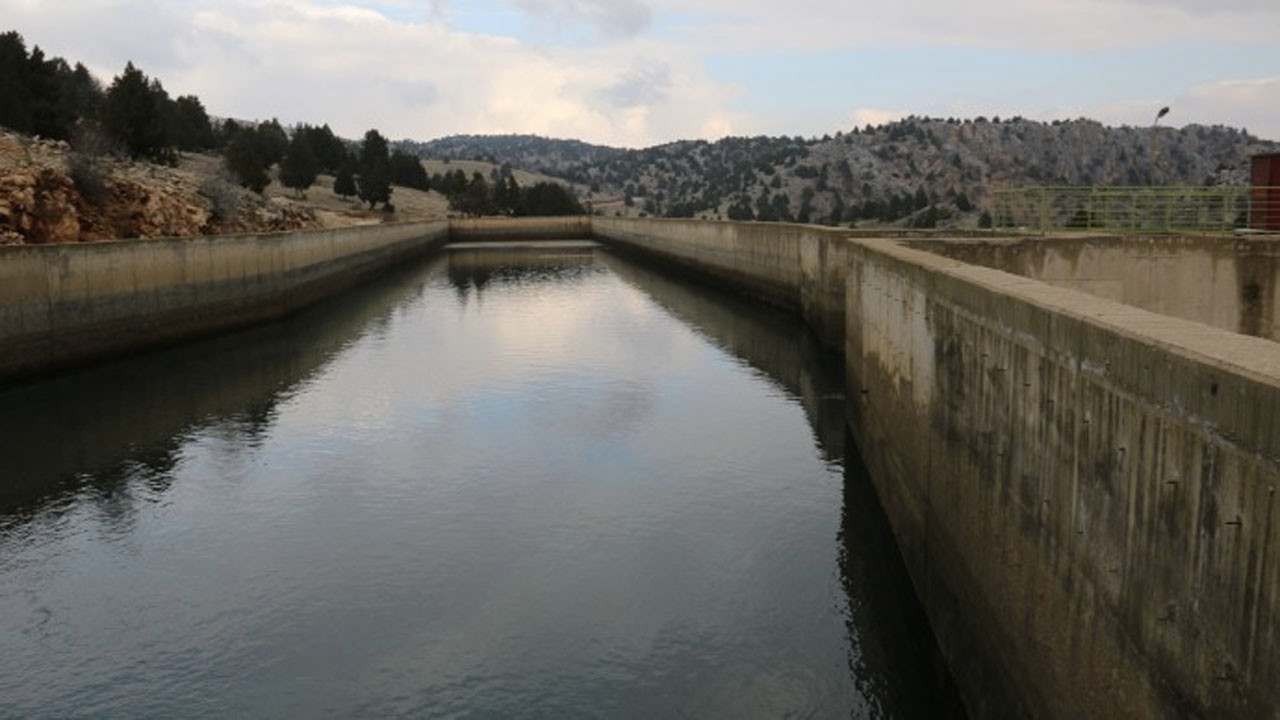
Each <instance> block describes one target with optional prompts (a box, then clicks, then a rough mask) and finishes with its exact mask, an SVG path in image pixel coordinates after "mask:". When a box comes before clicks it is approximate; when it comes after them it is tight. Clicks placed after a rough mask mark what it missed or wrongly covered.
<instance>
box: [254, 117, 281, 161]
mask: <svg viewBox="0 0 1280 720" xmlns="http://www.w3.org/2000/svg"><path fill="white" fill-rule="evenodd" d="M256 132H257V135H258V139H257V142H258V153H259V154H260V155H261V156H262V161H263V162H264V163H266V164H265V165H264V167H271V166H272V165H275V164H276V163H278V162H280V161H281V160H284V156H285V153H287V152H289V134H288V133H286V132H285V131H284V128H283V127H282V126H281V125H280V121H279V120H276V119H275V118H272V119H271V120H269V121H267V122H260V123H258V127H257V130H256Z"/></svg>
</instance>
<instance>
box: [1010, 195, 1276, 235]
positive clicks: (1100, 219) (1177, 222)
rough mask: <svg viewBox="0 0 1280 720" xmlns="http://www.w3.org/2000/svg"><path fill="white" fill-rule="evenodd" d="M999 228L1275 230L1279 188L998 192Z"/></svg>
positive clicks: (1156, 230) (1126, 230)
mask: <svg viewBox="0 0 1280 720" xmlns="http://www.w3.org/2000/svg"><path fill="white" fill-rule="evenodd" d="M991 215H992V219H993V220H994V222H995V226H996V227H1004V228H1025V229H1030V230H1040V231H1050V230H1111V231H1119V232H1184V231H1225V230H1232V229H1235V228H1246V227H1254V228H1260V229H1261V228H1274V227H1275V222H1276V220H1278V219H1280V188H1266V187H1248V186H1243V185H1240V186H1237V185H1217V186H1211V187H1183V186H1169V185H1155V186H1135V187H1124V186H1105V187H1097V186H1076V185H1061V186H1042V187H1021V188H1010V189H1005V190H996V191H995V192H994V193H993V198H992V208H991Z"/></svg>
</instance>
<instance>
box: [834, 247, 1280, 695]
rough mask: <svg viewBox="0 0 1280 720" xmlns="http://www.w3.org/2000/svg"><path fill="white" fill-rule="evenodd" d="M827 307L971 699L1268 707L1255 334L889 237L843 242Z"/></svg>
mask: <svg viewBox="0 0 1280 720" xmlns="http://www.w3.org/2000/svg"><path fill="white" fill-rule="evenodd" d="M847 320H848V326H847V333H846V363H847V368H848V392H849V395H850V397H851V401H850V412H851V429H852V430H853V433H854V437H855V439H856V441H857V443H858V445H859V447H860V448H861V450H862V452H863V457H864V458H865V460H866V462H867V464H868V467H869V469H870V473H871V476H872V478H873V480H874V482H875V484H876V486H877V489H878V491H879V494H880V497H881V500H882V502H883V504H884V507H885V509H886V511H887V513H888V514H889V517H890V521H891V523H892V525H893V527H894V530H895V534H896V535H897V538H898V543H899V546H900V549H901V551H902V554H903V556H904V558H905V559H906V562H907V565H908V567H909V569H910V572H911V575H912V578H913V580H914V582H915V584H916V586H917V589H918V591H919V593H920V596H921V599H922V601H923V603H924V605H925V607H926V609H927V611H928V613H929V616H930V619H931V621H932V623H933V626H934V630H935V633H936V634H937V636H938V639H939V643H940V645H941V647H942V650H943V653H944V654H945V655H946V656H947V657H948V659H949V661H950V665H951V667H952V670H953V672H954V673H955V674H956V677H957V681H958V683H959V685H960V687H961V688H962V689H963V691H964V692H965V695H966V702H967V704H968V705H969V707H970V709H971V710H972V711H973V712H974V713H975V714H976V715H978V716H1008V715H1010V714H1014V713H1016V714H1019V715H1024V716H1043V717H1153V718H1154V717H1180V716H1191V717H1196V716H1199V717H1240V718H1245V717H1276V716H1277V713H1280V651H1277V648H1278V647H1280V518H1277V517H1276V515H1277V511H1278V510H1280V507H1278V506H1277V500H1276V491H1277V488H1278V487H1280V352H1277V350H1276V346H1275V344H1274V343H1271V342H1268V341H1265V340H1260V339H1257V338H1251V337H1245V336H1242V335H1237V334H1232V333H1228V332H1224V331H1221V330H1217V329H1214V328H1209V327H1206V326H1203V325H1199V324H1195V323H1191V322H1188V321H1184V320H1180V319H1176V318H1169V317H1165V316H1160V315H1155V314H1152V313H1149V312H1146V311H1143V310H1140V309H1136V308H1132V307H1127V306H1124V305H1120V304H1118V303H1114V302H1110V301H1106V300H1102V299H1098V298H1094V297H1091V296H1088V295H1084V294H1082V293H1078V292H1074V291H1069V290H1064V289H1060V288H1055V287H1051V286H1049V285H1046V284H1043V283H1039V282H1035V281H1032V280H1027V279H1023V278H1019V277H1015V276H1011V275H1008V274H1006V273H1002V272H998V271H995V270H992V269H988V268H983V267H976V266H972V265H966V264H964V263H961V262H958V261H955V260H950V259H946V258H943V257H939V256H937V255H934V254H930V253H926V252H921V251H917V250H912V249H909V248H906V247H903V246H902V245H900V244H899V243H895V242H893V241H888V240H882V241H875V240H851V241H850V246H849V274H848V312H847ZM1011 709H1012V710H1013V712H1011Z"/></svg>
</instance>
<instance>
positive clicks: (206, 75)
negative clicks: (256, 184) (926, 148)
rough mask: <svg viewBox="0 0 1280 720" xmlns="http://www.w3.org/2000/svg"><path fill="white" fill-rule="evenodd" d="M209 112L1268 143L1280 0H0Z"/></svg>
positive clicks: (465, 126) (1277, 135) (656, 135)
mask: <svg viewBox="0 0 1280 720" xmlns="http://www.w3.org/2000/svg"><path fill="white" fill-rule="evenodd" d="M7 29H12V30H17V31H18V32H20V33H22V35H23V36H24V37H25V38H26V41H27V44H28V46H31V45H39V46H40V47H41V48H42V49H44V50H45V52H46V53H47V54H51V55H60V56H63V57H65V58H67V59H68V60H70V61H73V62H74V61H81V62H84V63H85V65H87V66H88V67H89V68H90V69H91V70H93V71H94V72H95V74H97V75H98V76H99V77H100V78H101V79H103V80H104V81H107V82H109V81H110V78H111V77H113V76H114V75H117V74H119V72H120V70H121V69H122V68H123V67H124V64H125V63H126V62H127V61H133V62H134V63H135V64H136V65H138V66H139V67H140V68H141V69H142V70H143V71H144V72H146V73H147V74H148V75H150V76H152V77H156V78H158V79H160V80H161V82H162V83H163V84H164V86H165V88H166V89H167V90H168V91H169V93H170V94H171V95H174V96H176V95H184V94H195V95H198V96H199V97H200V98H201V100H202V101H203V102H204V104H205V106H206V107H207V108H208V110H209V112H210V113H211V114H213V115H217V116H223V117H236V118H241V119H268V118H272V117H275V118H279V119H280V121H281V122H282V123H286V124H293V123H296V122H310V123H317V124H318V123H324V122H327V123H329V124H330V125H331V126H332V127H333V129H334V130H335V131H336V132H338V133H339V134H341V135H345V136H348V137H359V136H360V135H362V134H363V133H364V131H365V130H367V129H369V128H378V129H379V130H381V131H382V133H383V134H384V135H387V136H389V137H391V138H393V139H401V138H411V139H417V140H430V139H433V138H437V137H443V136H446V135H453V134H459V133H473V134H491V133H534V134H538V135H544V136H548V137H559V138H576V139H580V140H585V141H588V142H593V143H601V144H607V145H615V146H623V147H646V146H650V145H655V144H660V143H664V142H670V141H673V140H679V139H695V138H701V139H708V140H714V139H717V138H720V137H724V136H726V135H759V134H766V135H793V136H794V135H799V136H804V137H813V136H821V135H824V134H827V133H835V132H836V131H838V130H848V129H850V128H852V127H853V126H855V125H858V126H862V125H866V124H867V123H871V124H879V123H882V122H886V121H890V120H894V119H897V118H899V117H904V116H906V115H910V114H914V115H925V116H931V117H976V116H979V115H984V116H987V117H991V116H1001V117H1010V116H1014V115H1021V116H1023V117H1027V118H1033V119H1039V120H1052V119H1059V118H1061V119H1069V118H1077V117H1089V118H1093V119H1096V120H1100V121H1102V122H1105V123H1107V124H1110V125H1139V126H1142V125H1150V124H1151V123H1152V122H1153V121H1154V119H1155V114H1156V112H1157V111H1158V110H1159V109H1160V108H1161V107H1163V106H1169V107H1170V113H1169V115H1168V116H1166V117H1165V118H1163V119H1161V120H1160V124H1161V125H1169V126H1174V127H1177V126H1182V125H1186V124H1191V123H1201V124H1223V125H1230V126H1234V127H1245V128H1247V129H1248V130H1249V131H1250V132H1252V133H1254V134H1255V135H1259V136H1261V137H1263V138H1266V139H1271V140H1280V0H965V1H964V2H957V1H956V0H767V1H766V0H380V1H374V0H168V1H161V0H58V1H57V2H50V1H49V0H0V30H7Z"/></svg>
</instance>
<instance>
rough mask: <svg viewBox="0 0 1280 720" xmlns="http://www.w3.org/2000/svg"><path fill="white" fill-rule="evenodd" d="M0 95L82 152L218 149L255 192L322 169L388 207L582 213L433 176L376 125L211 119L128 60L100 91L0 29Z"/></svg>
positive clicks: (6, 112)
mask: <svg viewBox="0 0 1280 720" xmlns="http://www.w3.org/2000/svg"><path fill="white" fill-rule="evenodd" d="M0 98H3V99H4V100H3V102H0V126H4V127H7V128H10V129H12V130H16V131H18V132H21V133H26V134H29V135H38V136H41V137H46V138H50V139H55V140H65V141H69V142H70V143H71V144H72V147H73V148H75V149H76V150H78V151H81V152H85V153H92V154H107V153H113V152H118V153H121V154H127V155H128V156H129V157H131V158H134V159H146V160H151V161H154V162H162V163H167V164H171V165H172V164H175V163H176V162H177V152H178V151H188V152H210V151H218V152H220V153H221V154H222V156H223V158H224V161H225V164H226V167H227V169H228V170H229V171H230V173H231V175H232V176H233V177H234V179H235V180H236V182H238V183H239V184H240V185H241V186H242V187H245V188H247V189H249V190H252V191H254V192H257V193H262V192H263V191H264V190H265V189H266V187H267V186H268V185H269V184H270V182H271V169H272V168H273V167H275V168H276V169H277V172H278V177H279V180H280V182H281V184H283V185H284V186H285V187H288V188H291V189H293V190H294V191H295V192H296V193H297V194H298V195H299V197H301V195H302V193H303V192H305V191H306V190H307V189H308V188H310V187H311V186H312V185H314V184H315V182H316V179H317V177H318V176H319V175H320V173H326V174H330V175H333V176H334V186H333V190H334V192H335V193H336V194H337V195H340V196H342V197H357V198H359V199H360V200H361V201H362V202H367V203H369V207H370V209H372V208H374V207H376V206H377V205H378V204H379V203H381V204H382V205H383V208H384V209H385V210H392V209H394V208H393V206H392V205H391V193H392V186H393V185H400V186H403V187H409V188H414V189H417V190H423V191H426V190H429V189H431V188H432V187H433V185H434V186H435V188H436V189H437V190H439V191H440V192H442V193H443V194H445V195H446V197H448V198H449V205H450V207H451V208H452V209H454V210H455V211H458V212H463V213H466V214H471V215H477V214H478V215H485V214H508V215H541V214H573V213H581V212H582V208H581V206H580V205H579V204H578V201H577V198H575V197H574V196H573V194H572V193H571V192H570V191H569V190H567V189H566V188H564V187H563V186H561V185H558V184H555V183H538V184H536V185H534V186H533V187H530V188H527V189H526V188H520V186H519V185H518V184H517V183H516V182H515V179H514V177H512V176H511V174H510V169H509V167H505V168H503V172H502V173H501V174H500V176H496V177H495V181H494V182H493V183H492V186H491V184H490V183H489V182H488V181H486V180H485V178H484V176H483V175H480V174H477V175H476V176H475V177H473V178H471V179H468V178H467V177H466V175H465V174H463V173H462V172H461V171H456V172H455V173H445V174H443V175H440V174H437V176H436V177H435V178H434V179H433V178H430V177H428V175H427V171H426V169H425V168H424V167H423V165H422V162H421V160H420V159H419V158H418V157H417V156H416V155H413V154H411V153H408V152H405V151H404V150H403V149H396V150H394V151H393V150H391V149H390V146H389V143H388V141H387V139H386V138H385V137H383V135H382V134H381V133H380V132H379V131H378V130H376V129H372V130H369V131H368V132H366V133H365V135H364V138H363V139H362V140H361V141H360V142H359V143H350V142H348V141H345V140H343V139H342V138H339V137H338V136H337V135H335V134H334V132H333V130H331V129H330V128H329V126H328V125H327V124H325V125H319V126H314V125H308V124H299V125H297V126H295V127H293V128H291V129H288V130H286V129H285V127H283V126H282V125H281V124H280V122H279V121H278V120H276V119H272V120H269V121H265V122H259V123H256V124H255V123H242V122H237V121H235V120H225V121H222V122H216V121H214V120H212V119H210V117H209V115H208V113H207V111H206V110H205V107H204V105H203V104H202V103H201V102H200V99H199V98H198V97H196V96H195V95H183V96H180V97H177V98H172V97H170V95H169V93H168V92H167V91H166V90H165V89H164V86H163V85H162V84H161V83H160V81H159V80H158V79H155V78H150V77H148V76H147V75H146V73H144V72H143V71H142V70H141V69H139V68H137V67H136V66H134V64H133V63H132V62H129V63H127V64H126V65H125V68H124V70H123V72H121V74H120V75H118V76H116V77H115V78H113V79H112V81H111V83H110V85H108V86H106V87H103V85H102V83H100V82H99V81H98V80H97V79H96V78H94V76H93V75H92V74H91V73H90V72H89V70H88V69H87V68H85V66H84V65H83V64H81V63H76V64H75V65H74V66H73V65H71V64H69V63H68V62H67V61H66V60H64V59H62V58H57V57H55V58H46V57H45V54H44V52H43V51H42V50H41V49H40V48H39V47H38V46H36V47H33V48H32V49H31V50H30V51H28V50H27V47H26V43H25V41H24V40H23V38H22V36H21V35H20V34H18V33H17V32H13V31H10V32H5V33H3V34H0Z"/></svg>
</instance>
